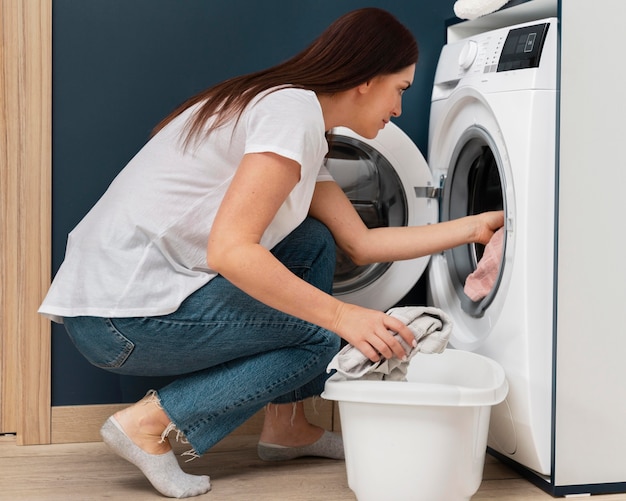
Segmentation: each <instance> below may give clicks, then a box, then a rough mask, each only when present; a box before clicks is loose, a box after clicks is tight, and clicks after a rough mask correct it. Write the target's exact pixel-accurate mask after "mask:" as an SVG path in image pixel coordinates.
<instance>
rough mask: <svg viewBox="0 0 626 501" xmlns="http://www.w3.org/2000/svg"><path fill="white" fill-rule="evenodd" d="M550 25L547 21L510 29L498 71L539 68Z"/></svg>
mask: <svg viewBox="0 0 626 501" xmlns="http://www.w3.org/2000/svg"><path fill="white" fill-rule="evenodd" d="M549 27H550V25H549V24H548V23H545V24H537V25H534V26H525V27H523V28H516V29H514V30H511V31H509V34H508V36H507V37H506V41H505V42H504V47H503V48H502V54H500V60H499V61H498V70H497V71H510V70H519V69H523V68H537V67H538V66H539V60H540V58H541V51H542V49H543V43H544V41H545V39H546V33H548V28H549Z"/></svg>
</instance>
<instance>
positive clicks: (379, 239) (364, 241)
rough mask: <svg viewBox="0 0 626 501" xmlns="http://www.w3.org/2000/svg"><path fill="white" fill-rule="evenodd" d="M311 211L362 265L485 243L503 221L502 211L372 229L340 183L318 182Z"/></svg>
mask: <svg viewBox="0 0 626 501" xmlns="http://www.w3.org/2000/svg"><path fill="white" fill-rule="evenodd" d="M309 213H310V215H311V216H312V217H314V218H316V219H319V220H320V221H321V222H323V223H324V224H325V225H326V226H327V227H328V228H329V229H330V231H331V232H332V234H333V236H334V237H335V241H336V242H337V245H338V246H339V248H340V249H341V250H343V251H344V252H345V253H346V254H347V255H348V256H350V258H351V259H352V260H353V261H354V262H355V263H356V264H359V265H363V264H370V263H378V262H389V261H398V260H402V259H413V258H416V257H421V256H426V255H430V254H436V253H437V252H441V251H443V250H446V249H451V248H453V247H456V246H458V245H463V244H467V243H471V242H479V243H483V244H486V243H487V242H488V241H489V240H490V238H491V236H492V235H493V233H494V232H495V231H496V230H497V229H498V228H500V227H501V226H502V225H503V224H504V213H503V212H502V211H494V212H485V213H482V214H477V215H475V216H466V217H463V218H460V219H455V220H452V221H446V222H443V223H437V224H431V225H427V226H400V227H381V228H372V229H369V228H367V226H365V224H364V223H363V221H362V220H361V218H360V216H359V214H358V213H357V212H356V210H355V209H354V207H353V206H352V203H351V202H350V200H349V199H348V198H347V197H346V195H345V193H344V192H343V190H342V189H341V188H340V187H339V185H338V184H337V183H334V182H332V181H324V182H319V183H317V185H316V187H315V193H314V195H313V200H312V202H311V208H310V211H309Z"/></svg>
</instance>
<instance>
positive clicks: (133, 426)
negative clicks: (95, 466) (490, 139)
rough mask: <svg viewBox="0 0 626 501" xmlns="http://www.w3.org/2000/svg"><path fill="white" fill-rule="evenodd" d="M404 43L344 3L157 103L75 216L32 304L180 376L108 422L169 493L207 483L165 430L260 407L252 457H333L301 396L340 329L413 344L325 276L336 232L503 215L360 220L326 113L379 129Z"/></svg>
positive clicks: (413, 54)
mask: <svg viewBox="0 0 626 501" xmlns="http://www.w3.org/2000/svg"><path fill="white" fill-rule="evenodd" d="M417 57H418V50H417V44H416V42H415V39H414V38H413V36H412V35H411V34H410V32H409V31H408V30H407V29H406V28H405V27H404V26H403V25H401V24H400V23H399V22H398V21H397V20H396V19H395V18H394V17H393V16H391V15H390V14H389V13H387V12H385V11H383V10H380V9H374V8H366V9H361V10H357V11H354V12H351V13H348V14H346V15H344V16H342V17H341V18H339V19H338V20H337V21H335V22H334V23H333V24H332V25H331V26H330V27H329V28H328V29H327V30H325V31H324V32H323V33H322V34H321V36H320V37H319V38H318V39H317V40H315V41H314V42H313V43H312V44H311V45H310V46H309V47H308V48H307V49H305V50H304V51H303V52H301V53H300V54H298V55H296V56H295V57H293V58H292V59H290V60H288V61H286V62H284V63H282V64H279V65H277V66H275V67H273V68H270V69H267V70H264V71H260V72H258V73H254V74H251V75H246V76H242V77H238V78H234V79H231V80H228V81H226V82H224V83H221V84H218V85H217V86H215V87H212V88H209V89H207V90H206V91H204V92H202V93H200V94H199V95H197V96H195V97H194V98H192V99H190V100H189V101H188V102H186V103H184V104H183V105H182V106H181V107H179V108H178V109H177V110H175V111H174V112H173V113H172V114H170V115H169V116H168V117H166V118H165V119H164V120H163V121H162V122H161V123H160V124H159V125H158V126H157V128H156V129H155V133H154V135H153V137H152V138H151V140H150V141H149V142H148V143H147V144H146V145H145V146H144V147H143V148H142V150H141V151H140V152H139V153H138V154H137V155H136V156H135V158H133V159H132V160H131V161H130V162H129V164H128V165H127V166H126V167H125V168H124V169H123V170H122V172H121V173H120V174H119V175H118V177H117V178H116V179H115V180H114V182H113V183H112V184H111V186H110V187H109V189H108V190H107V192H106V193H105V194H104V195H103V197H102V198H101V199H100V200H99V201H98V203H97V204H96V205H95V206H94V207H93V208H92V210H91V211H90V212H89V213H88V214H87V216H86V217H85V218H84V219H83V221H82V222H81V223H80V224H79V225H78V226H77V227H76V228H75V229H74V230H73V231H72V233H71V234H70V236H69V238H68V247H67V252H66V258H65V261H64V262H63V264H62V266H61V268H60V269H59V272H58V273H57V276H56V277H55V279H54V281H53V284H52V286H51V288H50V291H49V293H48V295H47V297H46V299H45V301H44V303H43V304H42V306H41V308H40V312H41V313H43V314H45V315H47V316H48V317H50V318H52V319H53V320H55V321H59V322H64V324H65V326H66V329H67V331H68V334H69V336H70V337H71V339H72V341H73V342H74V344H75V345H76V346H77V348H78V349H79V350H80V351H81V353H82V354H83V355H84V356H85V357H86V358H87V359H88V360H89V361H90V362H91V363H92V364H94V365H97V366H99V367H102V368H105V369H107V370H110V371H112V372H116V373H119V374H132V375H150V376H163V375H175V376H178V377H177V378H176V380H175V381H174V382H173V383H171V384H169V385H167V386H165V387H164V388H161V389H160V390H158V392H156V391H155V392H151V393H150V394H148V395H147V396H146V397H145V398H144V399H143V400H142V401H140V402H138V403H136V404H134V405H132V406H130V407H128V408H127V409H124V410H122V411H120V412H118V413H116V414H115V415H114V416H112V417H111V418H109V420H107V422H106V423H105V424H104V426H103V428H102V435H103V438H104V440H105V442H107V443H108V444H109V445H110V446H111V447H112V448H113V450H115V451H116V452H117V453H118V454H119V455H120V456H122V457H124V458H126V459H128V460H129V461H130V462H132V463H133V464H135V465H136V466H138V467H139V468H140V469H141V470H142V471H143V472H144V474H145V475H146V476H147V478H148V479H149V480H150V482H151V483H152V484H153V485H154V487H155V488H156V489H157V490H159V492H161V493H162V494H164V495H166V496H171V497H189V496H194V495H198V494H202V493H204V492H206V491H208V490H209V489H210V483H209V478H208V477H206V476H194V475H188V474H186V473H184V472H183V471H182V470H181V469H180V468H179V466H178V463H177V461H176V459H175V457H174V455H173V452H172V450H171V446H170V443H169V441H168V439H167V434H168V433H169V432H170V431H172V430H174V429H175V430H177V431H178V432H179V433H182V434H184V436H185V438H186V439H187V440H188V441H189V442H190V444H191V446H192V447H193V451H192V452H193V453H194V454H203V453H204V452H205V451H206V450H208V449H209V448H210V447H211V446H213V445H214V444H215V443H217V442H218V441H219V440H221V439H222V438H223V437H225V436H226V435H227V434H228V433H229V432H231V431H232V430H234V429H235V428H236V427H237V426H239V425H240V424H242V423H243V422H244V421H246V420H247V419H248V418H249V417H250V416H252V415H253V414H255V413H256V412H257V411H259V410H260V409H262V408H263V407H264V406H268V411H267V412H266V413H265V422H264V425H263V430H262V433H261V437H260V442H259V447H258V451H259V455H260V456H261V458H263V459H267V460H280V459H290V458H293V457H297V456H300V455H317V456H324V457H331V458H342V457H343V447H342V442H341V438H340V437H339V436H338V435H335V434H333V433H329V432H326V431H325V430H323V429H321V428H319V427H316V426H313V425H311V424H310V423H308V421H307V420H306V417H305V416H304V413H303V404H302V401H303V400H304V399H305V398H308V397H311V396H315V395H319V394H320V392H321V391H322V389H323V385H324V381H325V379H326V377H327V376H326V374H325V368H326V366H327V364H328V362H329V361H330V360H331V358H332V357H333V355H334V354H335V353H336V352H337V350H338V348H339V344H340V338H343V339H344V340H345V341H347V342H348V343H351V344H352V345H354V346H355V347H357V348H358V349H359V350H360V351H361V352H362V353H364V354H365V355H366V356H367V357H368V358H370V359H371V360H372V361H377V360H379V357H381V356H382V357H387V358H390V357H393V356H395V357H400V358H402V357H404V356H405V355H406V353H405V352H404V350H403V348H402V346H401V345H400V343H399V342H398V341H396V340H395V339H394V338H393V336H392V335H391V334H390V331H392V332H397V333H399V335H400V336H401V337H402V338H403V339H404V340H405V341H406V342H408V343H409V345H410V344H411V343H412V341H413V336H412V334H411V332H410V331H409V330H408V328H407V327H406V326H405V325H404V324H403V323H402V322H400V321H399V320H397V319H394V318H393V317H390V316H388V315H385V314H384V313H383V312H380V311H374V310H370V309H366V308H362V307H358V306H354V305H351V304H346V303H343V302H341V301H340V300H338V299H336V298H335V297H333V296H332V295H331V294H330V292H331V288H332V280H333V272H334V263H335V242H336V244H337V245H338V246H339V247H340V248H341V249H342V250H343V251H345V252H346V253H347V254H348V255H349V256H350V257H351V258H352V259H353V261H354V262H355V263H358V264H365V263H373V262H379V261H393V260H398V259H410V258H415V257H418V256H423V255H426V254H431V253H434V252H439V251H442V250H444V249H447V248H451V247H454V246H457V245H461V244H466V243H469V242H481V243H486V242H488V241H489V239H490V237H491V235H492V234H493V232H494V231H495V230H496V229H497V228H499V227H500V226H501V225H502V224H503V219H502V214H501V213H499V212H495V213H485V214H482V215H478V216H471V217H466V218H463V219H459V220H456V221H450V222H446V223H441V224H437V225H431V226H427V227H402V228H377V229H371V230H370V229H368V228H367V227H366V226H365V225H364V224H363V222H362V221H361V219H360V217H359V216H358V214H357V213H356V211H355V210H354V208H353V207H352V204H351V203H350V201H349V200H348V199H347V198H346V196H345V195H344V193H343V191H342V190H341V189H340V188H339V186H338V185H337V184H336V183H334V182H333V180H332V177H331V176H330V175H329V173H328V171H327V170H326V169H325V168H324V167H323V161H324V157H325V155H326V153H327V151H328V146H327V143H326V140H325V132H326V131H329V130H330V129H332V128H333V127H336V126H346V127H349V128H351V129H352V130H354V131H355V132H357V133H358V134H360V135H362V136H364V137H366V138H373V137H375V136H376V135H377V133H378V131H379V130H380V129H382V128H383V127H384V126H385V124H386V123H388V122H389V120H390V118H391V117H396V116H399V115H400V112H401V100H402V94H403V93H404V91H405V90H407V89H408V88H409V87H410V86H411V83H412V82H413V77H414V71H415V64H416V62H417Z"/></svg>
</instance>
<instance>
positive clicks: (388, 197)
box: [326, 135, 408, 294]
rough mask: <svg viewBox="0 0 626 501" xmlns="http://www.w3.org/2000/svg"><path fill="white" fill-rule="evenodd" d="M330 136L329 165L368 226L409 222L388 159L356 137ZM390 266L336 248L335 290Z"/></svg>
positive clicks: (367, 280) (368, 280) (353, 286)
mask: <svg viewBox="0 0 626 501" xmlns="http://www.w3.org/2000/svg"><path fill="white" fill-rule="evenodd" d="M329 139H330V148H329V153H328V157H327V161H326V167H327V168H328V170H329V171H330V173H331V174H332V176H333V178H334V179H335V181H336V182H337V184H339V186H340V187H341V188H342V189H343V191H344V193H345V194H346V195H347V196H348V198H349V199H350V201H351V202H352V205H353V206H354V208H355V209H356V211H357V212H358V213H359V216H361V219H362V220H363V222H364V223H365V224H366V225H367V227H368V228H377V227H384V226H404V225H406V224H407V222H408V208H407V200H406V196H405V191H404V189H403V187H402V182H401V180H400V178H399V176H398V174H397V172H396V171H395V169H394V168H393V167H392V166H391V164H390V163H389V161H387V159H386V158H385V157H384V156H383V155H381V154H380V153H379V152H378V151H377V150H375V149H374V148H372V147H371V146H369V145H368V144H366V143H364V142H362V141H360V140H359V139H357V138H353V137H347V136H342V135H331V136H330V138H329ZM390 266H391V263H376V264H371V265H366V266H357V265H356V264H354V262H353V261H352V260H351V259H350V258H349V257H348V256H347V255H346V254H345V253H344V252H343V251H341V250H340V249H339V248H337V264H336V269H335V278H334V283H333V293H334V294H345V293H348V292H351V291H356V290H359V289H362V288H364V287H367V286H368V285H370V284H372V283H373V282H375V281H376V280H377V279H379V278H380V277H381V276H382V275H383V274H384V273H385V272H386V271H387V269H388V268H389V267H390Z"/></svg>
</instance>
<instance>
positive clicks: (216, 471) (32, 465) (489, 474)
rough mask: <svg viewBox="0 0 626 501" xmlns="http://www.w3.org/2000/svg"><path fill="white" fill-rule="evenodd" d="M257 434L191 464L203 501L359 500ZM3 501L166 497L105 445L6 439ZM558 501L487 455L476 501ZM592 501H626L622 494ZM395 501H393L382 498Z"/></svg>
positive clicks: (0, 473)
mask: <svg viewBox="0 0 626 501" xmlns="http://www.w3.org/2000/svg"><path fill="white" fill-rule="evenodd" d="M255 447H256V437H255V436H233V437H229V438H227V439H225V440H224V441H223V442H221V443H220V444H218V445H217V446H216V447H215V448H214V449H213V450H212V451H211V452H210V453H208V454H206V455H205V456H203V457H202V458H200V459H197V460H195V461H193V462H191V463H181V464H182V465H183V468H184V469H185V471H187V472H189V473H197V474H208V475H210V476H211V481H212V484H213V489H212V491H211V492H209V493H208V494H205V495H204V496H198V497H196V498H193V499H197V500H198V501H202V500H211V501H251V500H254V501H283V500H289V501H291V500H293V501H317V500H319V501H322V500H323V501H355V499H356V498H355V496H354V495H353V494H352V491H350V489H349V488H348V484H347V481H346V473H345V464H344V462H343V461H333V460H323V459H308V458H307V459H305V458H301V459H297V460H294V461H289V462H284V463H266V462H263V461H261V460H259V459H258V458H257V456H256V449H255ZM0 499H1V500H3V501H5V500H6V501H20V500H29V501H90V500H97V499H120V500H121V499H123V500H129V501H142V500H147V499H157V500H158V499H165V498H163V497H162V496H160V495H159V494H158V493H157V492H156V491H154V490H153V488H152V487H151V486H150V484H149V483H148V481H147V480H145V478H144V477H143V475H142V474H141V473H140V472H139V470H137V469H136V468H135V467H134V466H132V465H130V464H129V463H127V462H126V461H124V460H122V459H120V458H118V457H117V456H115V455H114V454H112V453H111V452H110V451H109V450H108V448H107V447H106V446H105V445H104V444H103V443H101V442H93V443H83V444H63V445H43V446H17V445H15V440H14V437H11V436H0ZM551 499H553V498H552V497H551V496H550V495H548V494H546V493H544V492H543V491H542V490H540V489H539V488H537V487H535V486H534V485H533V484H531V483H529V482H527V481H526V480H524V479H522V478H520V476H519V475H518V474H517V473H515V472H513V471H512V470H510V469H509V468H508V467H506V466H504V465H503V464H501V463H499V462H498V461H496V460H495V459H493V458H492V457H490V456H487V460H486V464H485V474H484V479H483V482H482V484H481V487H480V490H479V491H478V492H477V493H476V495H475V496H474V497H473V498H472V501H484V500H492V501H493V500H498V501H541V500H551ZM592 499H593V500H594V501H609V500H611V501H616V500H622V501H624V500H626V495H624V494H613V495H603V496H593V498H592ZM381 501H392V500H381Z"/></svg>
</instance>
